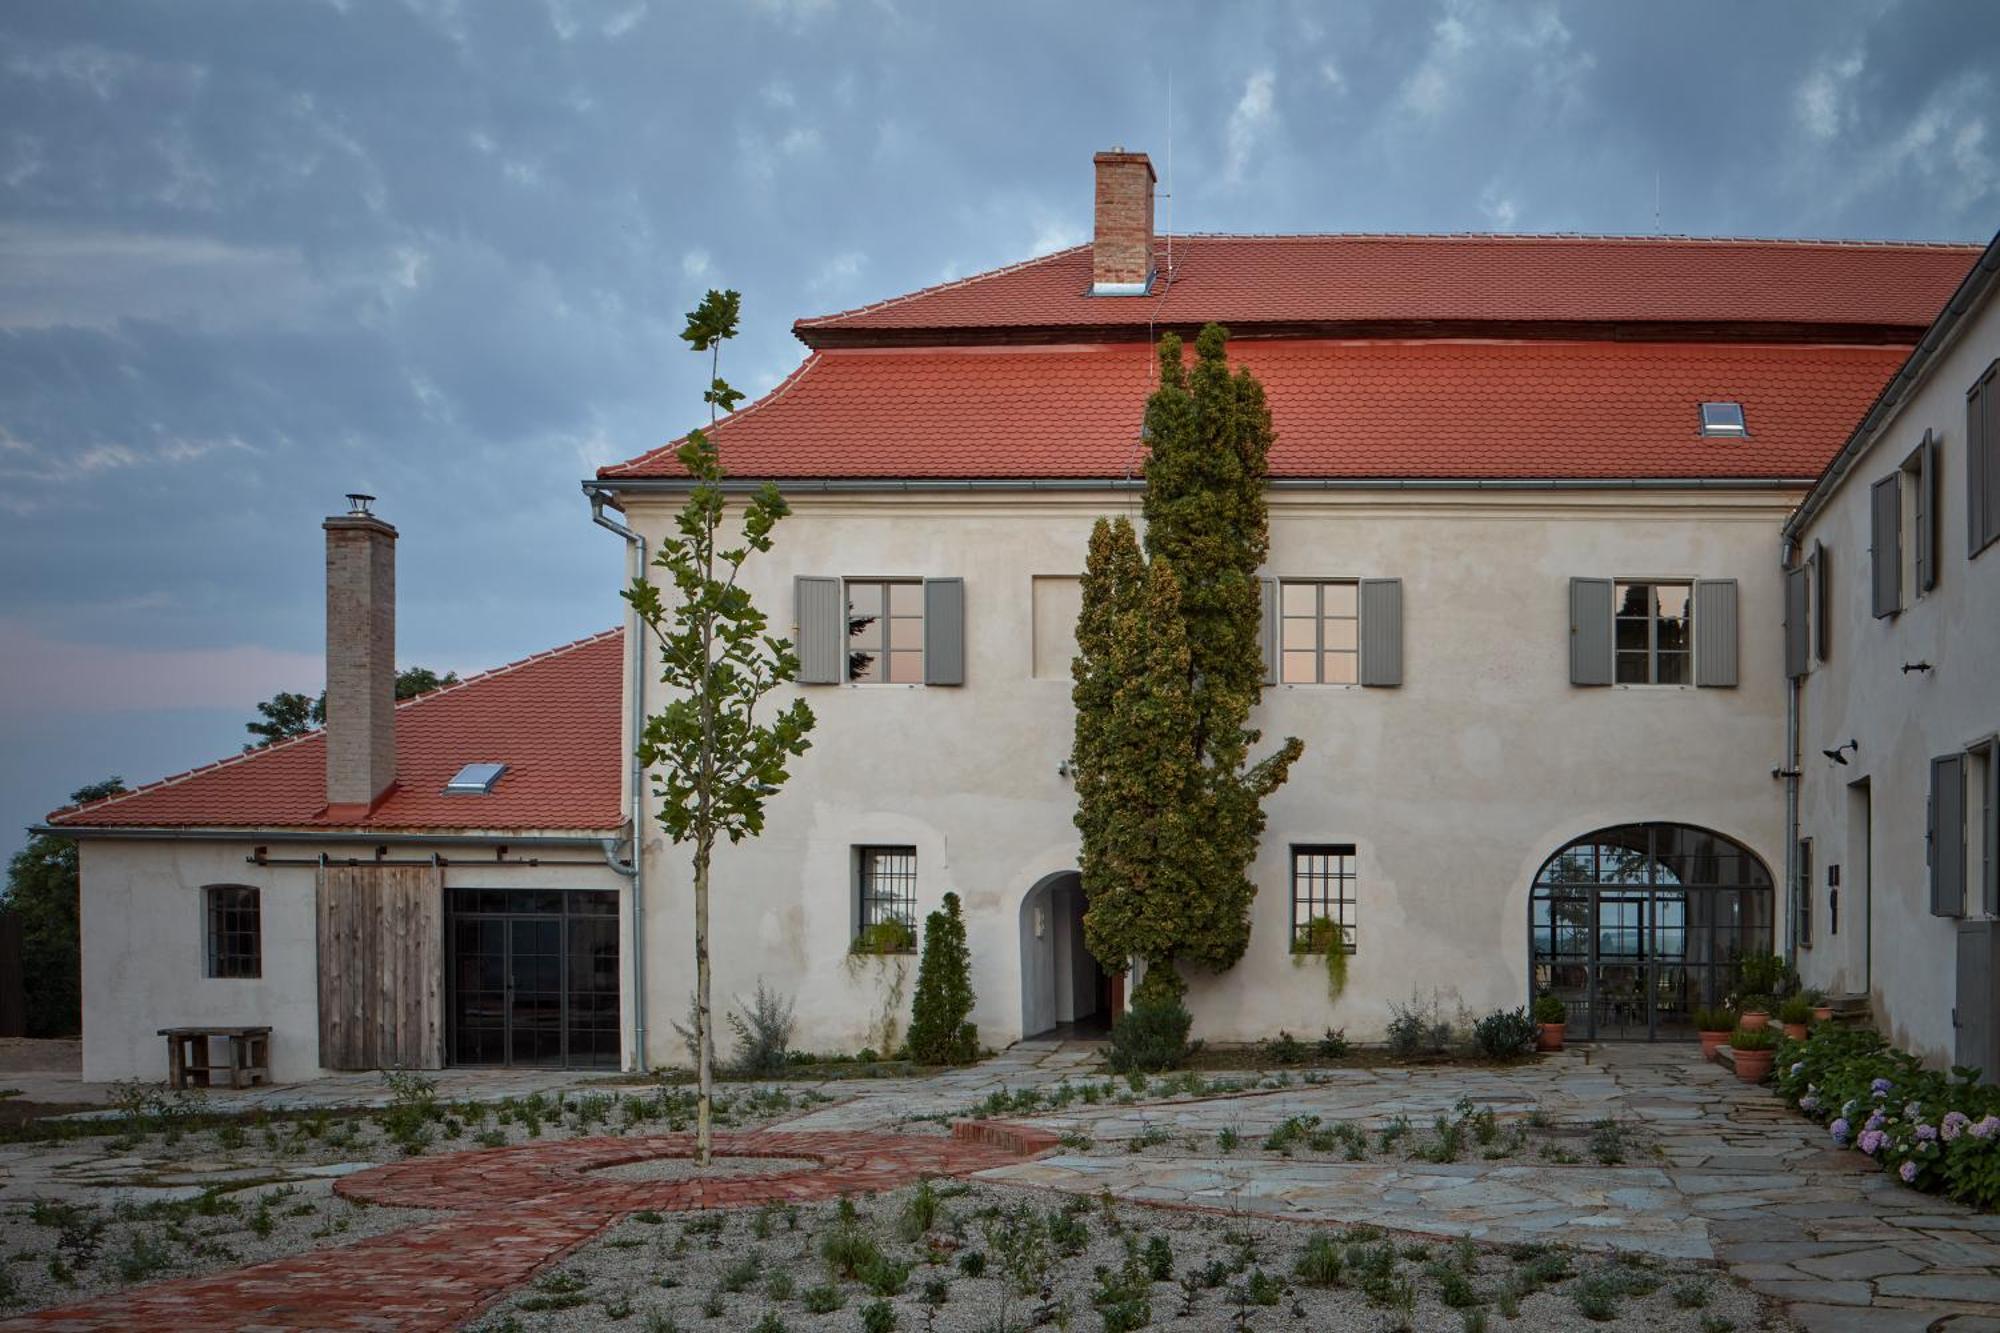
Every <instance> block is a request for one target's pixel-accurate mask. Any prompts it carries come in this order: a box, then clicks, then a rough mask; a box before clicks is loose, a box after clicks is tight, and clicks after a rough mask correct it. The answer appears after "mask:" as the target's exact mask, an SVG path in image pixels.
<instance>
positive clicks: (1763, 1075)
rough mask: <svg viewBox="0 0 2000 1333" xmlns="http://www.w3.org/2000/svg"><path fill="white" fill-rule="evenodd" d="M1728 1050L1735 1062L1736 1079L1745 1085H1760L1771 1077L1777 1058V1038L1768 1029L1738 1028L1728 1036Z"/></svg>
mask: <svg viewBox="0 0 2000 1333" xmlns="http://www.w3.org/2000/svg"><path fill="white" fill-rule="evenodd" d="M1729 1049H1730V1051H1731V1052H1733V1053H1734V1056H1735V1060H1736V1077H1738V1078H1740V1079H1742V1080H1743V1081H1744V1082H1745V1083H1762V1082H1763V1081H1764V1080H1765V1079H1767V1078H1769V1077H1770V1075H1771V1064H1772V1062H1773V1061H1774V1060H1776V1059H1777V1058H1778V1038H1777V1036H1776V1035H1775V1034H1774V1033H1773V1032H1772V1031H1771V1030H1770V1029H1769V1028H1761V1027H1759V1028H1752V1027H1743V1026H1738V1027H1737V1029H1736V1031H1734V1032H1732V1033H1730V1034H1729Z"/></svg>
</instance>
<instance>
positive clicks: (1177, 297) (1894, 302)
mask: <svg viewBox="0 0 2000 1333" xmlns="http://www.w3.org/2000/svg"><path fill="white" fill-rule="evenodd" d="M1159 249H1160V257H1161V264H1162V268H1164V260H1165V249H1166V243H1165V241H1164V240H1162V241H1161V242H1160V246H1159ZM1979 252H1980V247H1979V246H1976V245H1915V244H1892V243H1874V242H1840V241H1778V240H1733V239H1694V238H1688V237H1658V236H1601V237H1583V236H1486V235H1452V236H1365V235H1362V236H1199V235H1197V236H1180V237H1176V238H1174V241H1173V281H1172V282H1171V283H1168V282H1165V281H1164V280H1161V279H1156V280H1155V283H1154V294H1153V295H1151V296H1148V297H1093V296H1091V295H1090V247H1089V246H1088V245H1084V246H1078V247H1076V248H1074V249H1070V250H1063V251H1060V252H1058V253H1056V254H1052V255H1048V256H1045V257H1043V258H1041V259H1034V260H1030V261H1028V262H1027V263H1024V264H1016V265H1013V266H1011V267H1008V268H1003V269H997V270H995V271H992V272H989V273H981V274H977V275H975V276H973V277H969V278H965V279H963V280H961V281H958V282H952V283H946V284H944V285H942V286H937V287H929V288H925V289H924V290H922V291H918V292H912V293H910V294H908V295H905V296H898V297H895V298H893V299H891V300H887V301H882V302H878V303H876V304H874V305H869V306H863V307H861V308H860V309H857V310H847V311H842V312H840V313H838V314H832V315H822V316H818V317H816V318H812V319H802V320H799V321H798V322H797V323H796V324H795V325H794V326H793V327H794V329H795V331H796V332H797V333H798V335H799V337H801V338H803V339H804V340H805V341H806V342H807V343H809V344H812V345H813V346H833V345H836V343H839V344H842V345H847V344H851V343H852V342H854V341H856V340H862V339H867V340H874V341H880V340H884V339H887V338H890V337H893V336H903V337H909V336H911V335H912V334H915V333H924V332H928V333H931V334H949V333H957V334H961V335H963V334H965V333H967V332H968V331H974V330H977V331H982V332H984V333H986V334H988V335H989V336H990V335H993V334H1003V335H1004V334H1007V333H1010V332H1011V333H1013V334H1015V335H1020V334H1022V333H1033V334H1038V335H1042V336H1049V335H1054V336H1058V337H1060V336H1063V335H1064V334H1065V333H1067V334H1068V335H1069V336H1072V337H1074V336H1076V335H1077V334H1078V333H1079V332H1080V331H1087V330H1099V329H1103V330H1108V329H1113V328H1124V329H1139V328H1145V327H1147V326H1149V325H1154V324H1158V325H1164V326H1168V327H1189V326H1193V325H1198V324H1201V323H1204V322H1206V321H1209V320H1220V321H1222V322H1223V323H1225V324H1227V325H1229V326H1231V328H1232V329H1236V330H1245V329H1248V328H1250V327H1252V326H1257V325H1273V324H1280V325H1283V324H1291V325H1306V326H1311V325H1322V326H1324V325H1357V326H1368V325H1388V326H1395V325H1400V326H1420V325H1424V324H1433V325H1439V324H1442V325H1447V326H1449V325H1456V324H1464V323H1485V324H1521V323H1537V324H1550V323H1554V324H1565V323H1568V324H1585V325H1589V324H1638V325H1647V326H1658V325H1673V324H1696V325H1713V324H1737V325H1746V326H1783V325H1793V326H1799V325H1804V326H1824V327H1828V328H1837V327H1839V326H1852V327H1853V328H1855V329H1857V330H1859V329H1868V328H1875V329H1880V328H1882V327H1884V326H1889V327H1904V328H1909V329H1911V330H1913V333H1912V335H1911V339H1910V340H1911V341H1914V337H1915V333H1914V331H1920V330H1921V329H1923V327H1924V326H1926V325H1928V324H1929V323H1930V322H1931V320H1932V319H1933V318H1935V317H1936V315H1937V313H1938V311H1939V310H1940V309H1941V308H1942V307H1943V305H1944V302H1945V299H1946V298H1947V297H1949V296H1950V295H1951V292H1952V289H1953V288H1954V287H1956V286H1957V284H1958V282H1959V279H1961V278H1962V277H1964V276H1965V271H1966V269H1967V268H1969V267H1970V266H1971V264H1972V261H1973V259H1974V258H1975V257H1976V256H1977V255H1978V254H1979ZM1322 331H1333V330H1325V329H1323V330H1322ZM1339 331H1341V332H1346V331H1348V330H1339Z"/></svg>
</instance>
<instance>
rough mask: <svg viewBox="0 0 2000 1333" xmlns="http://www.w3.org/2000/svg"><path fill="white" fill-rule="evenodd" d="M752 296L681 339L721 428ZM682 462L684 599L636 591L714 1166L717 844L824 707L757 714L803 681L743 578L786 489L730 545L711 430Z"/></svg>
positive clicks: (727, 298)
mask: <svg viewBox="0 0 2000 1333" xmlns="http://www.w3.org/2000/svg"><path fill="white" fill-rule="evenodd" d="M740 304H741V298H739V297H738V295H737V294H736V293H735V292H733V291H732V292H717V291H711V292H709V293H708V295H707V296H706V297H704V298H703V300H702V302H701V304H700V305H699V306H698V307H696V308H695V309H694V310H693V311H690V312H689V314H688V318H687V328H686V329H685V330H683V331H682V333H681V337H682V338H684V339H686V340H687V342H688V343H689V344H690V345H691V346H692V347H693V348H694V350H695V351H698V352H708V353H709V354H710V371H709V387H708V391H707V392H706V393H704V394H703V395H702V399H703V401H704V402H706V403H708V405H709V423H710V425H711V426H712V425H713V424H714V422H715V419H716V416H717V414H718V413H720V412H727V411H730V410H731V409H732V408H734V407H735V405H736V404H737V403H738V402H740V401H742V398H743V395H742V394H741V393H739V392H737V391H736V390H735V389H732V388H731V387H730V386H729V385H728V384H727V383H726V382H724V381H723V380H722V378H721V377H720V373H719V372H720V369H721V359H720V358H721V346H722V344H723V343H724V342H725V341H727V340H728V339H730V338H732V337H734V336H735V334H736V322H737V315H738V311H739V309H740ZM675 457H676V458H678V459H679V460H680V463H681V466H682V467H683V468H685V469H686V470H687V474H688V477H689V480H690V481H691V482H692V483H693V486H692V488H691V489H690V490H689V492H688V498H687V501H686V503H685V504H683V505H682V506H681V509H680V512H679V514H677V515H676V516H675V520H674V533H673V535H671V536H668V537H665V538H663V539H662V540H661V542H660V548H659V553H658V554H657V555H656V556H655V557H654V559H653V568H655V569H657V570H660V571H661V572H662V573H663V574H664V575H665V576H666V581H667V582H669V583H671V584H672V586H673V590H674V595H675V597H674V602H673V605H672V606H669V605H668V604H667V602H666V599H665V598H663V597H662V596H661V593H660V585H659V584H658V583H656V582H653V581H651V580H649V579H640V580H637V581H635V582H634V583H633V585H632V587H631V588H630V589H629V590H628V591H627V592H626V593H625V599H626V600H627V601H628V602H630V603H631V604H632V609H633V610H634V611H635V612H636V613H637V614H638V618H639V621H640V623H641V624H643V625H644V626H646V628H647V629H648V630H650V631H651V632H652V634H653V636H654V637H655V638H656V639H657V640H658V642H659V646H660V661H661V667H660V680H661V682H662V683H663V684H665V685H666V686H667V687H668V692H669V695H670V702H669V703H668V704H667V705H666V707H664V708H662V709H661V710H660V711H659V712H657V713H654V714H653V715H652V716H650V717H648V718H647V719H646V725H645V730H644V731H643V732H642V733H641V735H640V737H639V759H640V761H641V762H642V763H644V764H645V766H646V768H647V770H648V771H649V772H651V773H652V774H653V794H654V795H655V796H656V797H658V798H659V801H660V809H659V816H658V817H659V821H660V825H661V827H662V828H664V829H665V830H666V832H667V836H669V837H670V838H672V839H673V840H674V841H675V842H677V843H692V844H693V863H694V964H695V1006H694V1024H695V1032H694V1036H695V1048H696V1064H697V1066H698V1075H697V1077H698V1080H699V1083H698V1087H699V1097H698V1101H697V1103H696V1113H695V1158H696V1161H697V1162H698V1163H699V1164H700V1165H702V1166H707V1165H708V1164H709V1159H710V1148H711V1146H712V1143H713V1137H714V1130H713V1123H712V1107H713V1100H714V1091H715V1071H714V1065H715V1038H714V1021H713V1015H712V1012H711V1009H710V1004H709V956H708V899H709V863H710V860H711V858H712V856H713V853H714V850H715V843H716V839H717V838H718V837H720V836H726V837H727V838H728V839H729V841H731V842H732V843H734V842H741V841H742V840H743V839H744V838H745V837H754V836H756V835H757V834H759V833H761V832H762V831H763V828H764V803H765V801H767V800H768V799H769V798H770V797H771V796H772V795H774V794H775V793H776V792H777V791H778V789H779V788H780V787H782V786H783V785H784V783H785V779H786V778H787V777H788V776H789V774H788V773H787V771H786V765H787V763H788V762H789V761H790V760H792V759H794V758H796V757H797V756H799V755H801V754H804V753H805V752H806V750H807V749H808V748H809V747H810V745H811V742H810V741H809V740H808V739H807V734H808V733H809V732H810V731H811V730H812V726H813V715H812V710H811V709H810V708H808V707H807V706H806V702H805V700H803V699H794V700H793V701H792V703H791V705H790V706H789V707H787V708H785V709H783V710H782V711H779V712H778V713H776V714H775V715H774V716H773V717H772V718H771V719H770V721H768V722H760V721H759V720H758V718H757V708H758V705H759V704H760V703H761V702H762V701H763V700H764V697H765V696H766V695H768V694H770V693H772V692H773V691H774V690H777V689H779V688H781V687H782V686H784V685H786V684H788V683H789V682H790V681H792V680H793V679H794V678H796V677H797V675H798V671H799V659H798V656H797V654H796V653H794V652H793V651H792V645H791V643H790V642H789V641H788V640H785V639H781V638H775V637H773V636H772V635H770V634H769V633H767V632H766V631H767V629H768V627H769V621H768V619H767V618H766V617H765V615H764V613H763V612H762V611H759V610H758V609H757V607H756V605H755V604H754V603H753V602H752V601H751V600H750V594H749V592H747V591H746V590H745V589H743V588H742V587H740V586H738V583H737V580H738V577H739V575H740V574H741V572H742V569H743V565H744V562H745V561H747V560H748V559H749V557H750V554H751V552H753V551H754V552H757V553H758V554H764V553H767V552H769V551H770V549H771V530H772V528H773V527H775V526H776V525H777V522H778V520H779V519H781V518H783V517H784V516H785V515H786V514H788V513H789V512H791V511H790V508H789V506H787V505H786V503H785V500H784V497H783V496H782V495H780V494H779V493H778V488H777V487H776V486H773V485H770V484H768V483H767V484H766V485H765V486H763V487H762V488H761V489H760V490H758V491H757V492H756V493H755V494H754V495H752V496H751V497H750V498H749V500H748V501H747V503H745V504H744V506H743V509H742V514H741V518H740V529H741V530H740V539H739V540H737V541H735V542H734V543H730V537H729V533H728V532H726V531H725V530H724V527H725V524H726V523H728V524H735V523H736V522H737V520H736V519H735V518H733V517H732V516H731V515H730V513H729V508H730V506H729V505H728V504H727V502H726V501H725V499H724V496H723V492H722V478H723V475H724V473H723V470H722V463H721V459H720V457H719V455H718V452H717V449H716V446H715V442H714V441H713V440H712V439H711V438H710V437H709V434H708V432H706V431H701V430H696V431H690V432H689V433H688V437H687V442H686V443H685V444H683V445H682V446H681V447H680V449H679V450H678V451H677V452H676V454H675Z"/></svg>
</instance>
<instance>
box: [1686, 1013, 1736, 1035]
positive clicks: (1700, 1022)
mask: <svg viewBox="0 0 2000 1333" xmlns="http://www.w3.org/2000/svg"><path fill="white" fill-rule="evenodd" d="M1735 1026H1736V1015H1735V1014H1734V1013H1732V1012H1731V1011H1730V1010H1728V1009H1708V1008H1702V1009H1697V1010H1695V1011H1694V1027H1695V1031H1697V1032H1728V1031H1730V1030H1731V1029H1733V1028H1734V1027H1735Z"/></svg>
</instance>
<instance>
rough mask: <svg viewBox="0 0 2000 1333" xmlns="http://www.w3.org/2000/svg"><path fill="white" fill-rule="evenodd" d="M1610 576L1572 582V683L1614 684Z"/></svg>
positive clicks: (1570, 654) (1570, 672)
mask: <svg viewBox="0 0 2000 1333" xmlns="http://www.w3.org/2000/svg"><path fill="white" fill-rule="evenodd" d="M1611 599H1612V586H1611V580H1610V579H1571V580H1570V581H1569V683H1570V684H1572V685H1609V684H1610V683H1611Z"/></svg>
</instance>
